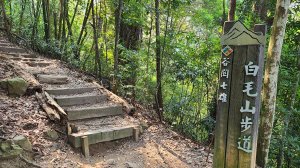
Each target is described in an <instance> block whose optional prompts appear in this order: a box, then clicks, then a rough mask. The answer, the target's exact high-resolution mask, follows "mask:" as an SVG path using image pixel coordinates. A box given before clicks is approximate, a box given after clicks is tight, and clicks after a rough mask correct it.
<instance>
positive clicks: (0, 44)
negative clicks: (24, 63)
mask: <svg viewBox="0 0 300 168" xmlns="http://www.w3.org/2000/svg"><path fill="white" fill-rule="evenodd" d="M11 45H12V44H11V43H8V42H7V43H3V42H0V46H5V47H7V46H11Z"/></svg>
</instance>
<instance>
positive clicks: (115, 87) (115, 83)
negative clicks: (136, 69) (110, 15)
mask: <svg viewBox="0 0 300 168" xmlns="http://www.w3.org/2000/svg"><path fill="white" fill-rule="evenodd" d="M123 3H124V0H119V4H118V10H117V11H116V16H115V49H114V80H113V92H115V93H117V91H118V84H119V82H118V79H117V75H118V73H119V68H118V66H119V51H118V44H119V39H120V29H121V17H122V11H123Z"/></svg>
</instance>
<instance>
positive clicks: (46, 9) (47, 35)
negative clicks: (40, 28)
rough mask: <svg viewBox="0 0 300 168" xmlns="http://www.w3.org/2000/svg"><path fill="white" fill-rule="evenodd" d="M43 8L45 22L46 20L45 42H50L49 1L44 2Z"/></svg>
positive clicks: (44, 0)
mask: <svg viewBox="0 0 300 168" xmlns="http://www.w3.org/2000/svg"><path fill="white" fill-rule="evenodd" d="M42 6H43V20H44V32H45V35H44V38H45V41H46V42H48V41H49V39H50V22H49V1H48V0H42Z"/></svg>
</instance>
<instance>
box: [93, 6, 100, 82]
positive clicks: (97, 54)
mask: <svg viewBox="0 0 300 168" xmlns="http://www.w3.org/2000/svg"><path fill="white" fill-rule="evenodd" d="M91 3H92V19H93V37H94V44H95V73H96V75H97V77H98V78H100V79H101V78H102V77H101V61H100V52H99V45H98V24H97V22H96V17H97V16H96V15H97V14H95V9H94V6H95V5H94V2H93V1H92V2H91Z"/></svg>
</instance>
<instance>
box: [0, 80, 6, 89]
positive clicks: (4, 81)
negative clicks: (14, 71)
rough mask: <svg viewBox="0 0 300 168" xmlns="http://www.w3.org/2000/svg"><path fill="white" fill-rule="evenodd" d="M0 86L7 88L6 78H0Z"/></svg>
mask: <svg viewBox="0 0 300 168" xmlns="http://www.w3.org/2000/svg"><path fill="white" fill-rule="evenodd" d="M0 88H2V89H4V90H7V79H2V80H0Z"/></svg>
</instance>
